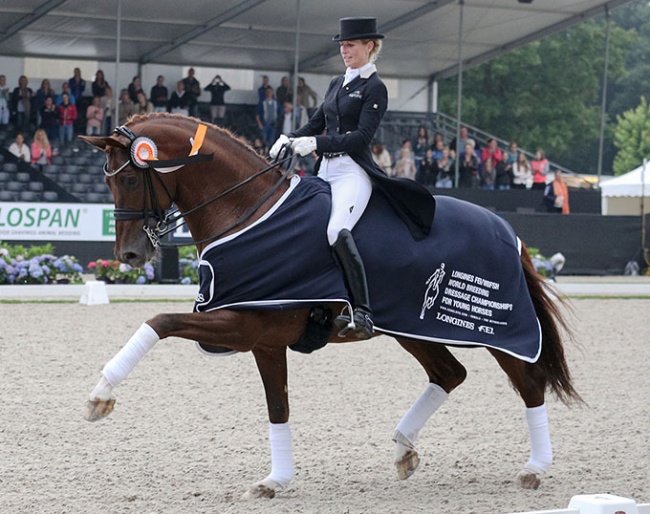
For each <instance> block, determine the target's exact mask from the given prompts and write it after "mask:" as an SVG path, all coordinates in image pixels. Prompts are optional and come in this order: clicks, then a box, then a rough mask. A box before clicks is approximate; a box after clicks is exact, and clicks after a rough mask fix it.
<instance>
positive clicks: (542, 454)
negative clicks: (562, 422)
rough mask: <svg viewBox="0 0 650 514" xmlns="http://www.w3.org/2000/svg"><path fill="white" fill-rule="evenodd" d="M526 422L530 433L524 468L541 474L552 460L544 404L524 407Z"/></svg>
mask: <svg viewBox="0 0 650 514" xmlns="http://www.w3.org/2000/svg"><path fill="white" fill-rule="evenodd" d="M526 422H527V423H528V433H529V435H530V459H529V460H528V463H527V464H526V466H524V468H525V469H530V470H531V471H534V472H536V473H538V474H543V473H545V472H546V471H547V470H548V468H549V467H550V466H551V464H552V462H553V450H552V449H551V435H550V433H549V430H548V416H547V414H546V404H545V403H544V404H542V405H540V406H539V407H531V408H528V409H526Z"/></svg>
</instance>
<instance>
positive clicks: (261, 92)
mask: <svg viewBox="0 0 650 514" xmlns="http://www.w3.org/2000/svg"><path fill="white" fill-rule="evenodd" d="M269 87H271V86H270V85H269V76H268V75H262V85H261V86H260V87H258V88H257V104H258V105H259V104H261V103H263V102H264V100H266V89H267V88H269Z"/></svg>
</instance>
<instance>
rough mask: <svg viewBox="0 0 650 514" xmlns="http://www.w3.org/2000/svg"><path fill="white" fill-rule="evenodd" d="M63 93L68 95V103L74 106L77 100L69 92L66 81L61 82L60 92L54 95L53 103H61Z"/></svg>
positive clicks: (57, 104)
mask: <svg viewBox="0 0 650 514" xmlns="http://www.w3.org/2000/svg"><path fill="white" fill-rule="evenodd" d="M63 93H65V94H66V95H68V99H69V101H70V103H71V104H72V105H74V106H75V107H76V106H77V101H76V100H75V97H74V96H72V95H71V94H70V87H69V86H68V83H67V82H63V83H62V84H61V92H60V93H59V94H58V95H56V96H55V97H54V105H56V106H57V107H58V106H59V105H61V104H62V103H63Z"/></svg>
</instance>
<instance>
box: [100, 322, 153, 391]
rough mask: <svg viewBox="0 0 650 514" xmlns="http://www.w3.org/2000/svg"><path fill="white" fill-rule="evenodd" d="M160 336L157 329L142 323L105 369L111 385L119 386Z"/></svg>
mask: <svg viewBox="0 0 650 514" xmlns="http://www.w3.org/2000/svg"><path fill="white" fill-rule="evenodd" d="M159 339H160V337H158V334H157V333H156V331H155V330H154V329H153V328H151V327H150V326H149V325H147V324H146V323H143V324H142V325H140V328H139V329H138V330H137V331H136V332H135V334H133V336H131V339H129V342H128V343H126V344H125V345H124V346H123V347H122V349H121V350H120V351H119V352H118V353H117V355H116V356H115V357H113V358H112V359H111V360H110V361H108V363H107V364H106V366H104V369H103V370H102V375H104V377H106V380H107V381H108V383H109V384H110V386H111V387H117V386H118V385H119V384H120V383H121V382H122V380H124V379H125V378H126V377H128V376H129V374H130V373H131V372H132V371H133V369H134V368H135V367H136V365H137V364H138V362H140V361H141V360H142V359H143V358H144V356H145V355H146V354H147V353H148V352H149V350H151V349H152V348H153V346H154V345H155V344H156V343H157V342H158V340H159Z"/></svg>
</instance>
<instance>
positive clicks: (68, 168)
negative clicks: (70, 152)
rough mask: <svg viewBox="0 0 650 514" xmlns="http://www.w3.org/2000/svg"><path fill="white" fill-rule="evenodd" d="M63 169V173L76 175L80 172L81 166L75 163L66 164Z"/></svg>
mask: <svg viewBox="0 0 650 514" xmlns="http://www.w3.org/2000/svg"><path fill="white" fill-rule="evenodd" d="M63 171H64V172H65V173H69V174H70V175H77V174H79V173H81V167H80V166H77V165H76V164H66V165H65V167H64V168H63Z"/></svg>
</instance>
